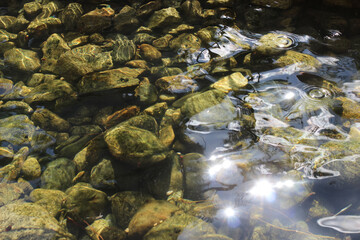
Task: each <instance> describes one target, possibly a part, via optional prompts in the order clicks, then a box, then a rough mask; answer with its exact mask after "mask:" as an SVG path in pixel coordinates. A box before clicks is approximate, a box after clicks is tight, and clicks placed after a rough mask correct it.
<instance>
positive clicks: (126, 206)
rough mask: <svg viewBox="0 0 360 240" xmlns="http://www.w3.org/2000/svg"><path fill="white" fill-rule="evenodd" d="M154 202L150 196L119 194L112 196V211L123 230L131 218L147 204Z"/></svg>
mask: <svg viewBox="0 0 360 240" xmlns="http://www.w3.org/2000/svg"><path fill="white" fill-rule="evenodd" d="M150 200H154V199H153V198H152V197H151V196H150V195H147V194H145V193H140V192H130V191H125V192H118V193H116V194H114V195H113V196H111V198H110V201H111V210H112V212H113V214H114V216H115V219H116V223H117V224H118V225H119V226H120V227H121V228H123V229H125V228H127V226H128V225H129V223H130V220H131V218H132V217H133V216H134V215H135V213H136V212H137V211H138V210H139V208H140V207H142V206H143V205H144V204H145V203H146V202H148V201H150Z"/></svg>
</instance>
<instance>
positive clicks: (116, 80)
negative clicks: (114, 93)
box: [78, 67, 144, 94]
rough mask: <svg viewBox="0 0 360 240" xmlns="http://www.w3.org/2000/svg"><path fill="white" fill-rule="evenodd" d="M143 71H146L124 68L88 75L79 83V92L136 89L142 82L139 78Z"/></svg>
mask: <svg viewBox="0 0 360 240" xmlns="http://www.w3.org/2000/svg"><path fill="white" fill-rule="evenodd" d="M143 71H144V69H134V68H128V67H123V68H117V69H111V70H107V71H102V72H96V73H92V74H88V75H86V76H84V77H83V78H82V79H81V80H80V81H79V83H78V88H79V89H80V91H79V92H80V94H85V93H92V92H99V91H105V90H111V89H116V88H128V87H135V86H137V85H138V84H139V82H140V80H139V79H138V78H137V77H138V76H139V75H140V74H141V73H142V72H143Z"/></svg>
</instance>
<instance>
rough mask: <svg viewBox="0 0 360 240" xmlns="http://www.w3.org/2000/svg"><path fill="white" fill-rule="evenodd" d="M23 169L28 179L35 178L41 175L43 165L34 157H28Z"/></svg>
mask: <svg viewBox="0 0 360 240" xmlns="http://www.w3.org/2000/svg"><path fill="white" fill-rule="evenodd" d="M21 171H22V173H23V174H24V178H25V179H27V180H34V179H37V178H39V177H40V176H41V166H40V164H39V162H38V160H37V159H36V158H34V157H28V158H27V159H26V160H25V162H24V164H23V166H22V168H21Z"/></svg>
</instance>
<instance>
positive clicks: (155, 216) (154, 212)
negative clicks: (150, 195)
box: [129, 200, 180, 239]
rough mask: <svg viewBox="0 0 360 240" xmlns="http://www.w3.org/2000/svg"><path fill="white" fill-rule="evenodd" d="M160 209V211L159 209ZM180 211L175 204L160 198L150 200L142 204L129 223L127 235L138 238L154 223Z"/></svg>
mask: <svg viewBox="0 0 360 240" xmlns="http://www.w3.org/2000/svg"><path fill="white" fill-rule="evenodd" d="M159 209H161V211H159ZM177 211H180V210H179V208H178V207H176V206H175V205H173V204H171V203H169V202H167V201H162V200H152V201H150V202H148V203H146V204H145V205H143V206H142V207H141V208H140V209H139V210H138V211H137V212H136V213H135V215H134V216H133V217H132V219H131V221H130V223H129V237H130V238H137V239H140V238H141V237H143V236H144V235H145V234H146V233H147V232H148V231H149V230H150V229H151V228H152V227H154V224H155V225H156V224H159V223H160V222H161V221H164V220H166V219H168V218H170V217H171V216H172V215H173V214H174V213H175V212H177Z"/></svg>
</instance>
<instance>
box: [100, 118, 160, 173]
mask: <svg viewBox="0 0 360 240" xmlns="http://www.w3.org/2000/svg"><path fill="white" fill-rule="evenodd" d="M129 121H131V119H130V120H129ZM105 142H106V143H107V145H108V148H109V150H110V152H111V154H112V155H113V156H114V157H116V158H117V159H119V160H120V161H122V162H125V163H127V164H130V165H132V166H134V167H147V166H149V165H152V164H154V163H157V162H160V161H162V160H164V159H165V158H166V155H167V148H166V147H165V146H163V145H162V144H161V142H160V141H159V139H158V138H157V136H156V135H155V134H154V133H152V132H150V131H149V130H145V129H141V128H139V127H134V126H131V124H128V123H126V122H125V123H122V124H119V125H117V126H116V127H114V128H112V129H110V130H109V131H108V132H107V133H106V134H105Z"/></svg>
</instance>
